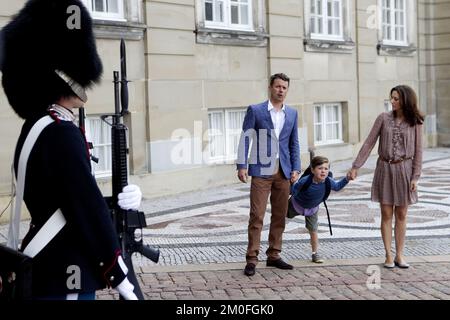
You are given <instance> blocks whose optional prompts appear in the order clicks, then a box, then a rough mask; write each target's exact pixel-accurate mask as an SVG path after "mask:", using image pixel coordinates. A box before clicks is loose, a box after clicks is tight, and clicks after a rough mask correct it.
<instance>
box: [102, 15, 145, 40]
mask: <svg viewBox="0 0 450 320" xmlns="http://www.w3.org/2000/svg"><path fill="white" fill-rule="evenodd" d="M146 28H147V26H146V25H144V24H140V23H134V22H127V21H125V20H123V21H118V20H114V21H113V20H100V19H96V20H94V33H95V36H96V37H97V38H103V39H121V38H124V39H125V40H142V39H143V38H144V32H145V30H146Z"/></svg>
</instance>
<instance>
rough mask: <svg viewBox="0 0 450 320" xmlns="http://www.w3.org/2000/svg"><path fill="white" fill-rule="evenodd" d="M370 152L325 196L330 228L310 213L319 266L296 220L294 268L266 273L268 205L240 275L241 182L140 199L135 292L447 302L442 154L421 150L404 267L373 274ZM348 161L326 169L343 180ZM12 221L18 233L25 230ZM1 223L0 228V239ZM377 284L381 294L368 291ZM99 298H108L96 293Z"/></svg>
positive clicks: (377, 264)
mask: <svg viewBox="0 0 450 320" xmlns="http://www.w3.org/2000/svg"><path fill="white" fill-rule="evenodd" d="M375 162H376V156H373V157H371V158H370V159H369V161H368V162H367V164H366V165H365V167H364V168H363V169H361V170H360V176H359V177H358V179H357V180H356V181H354V182H351V183H350V184H349V185H348V186H347V187H346V188H345V189H344V190H342V191H341V192H338V193H332V194H331V195H330V198H329V201H328V202H327V203H328V207H329V210H330V215H331V221H332V225H333V236H331V235H330V234H329V231H328V223H327V217H326V213H325V211H324V209H323V208H321V210H320V212H319V223H320V228H319V238H320V250H319V251H320V253H321V255H322V256H323V257H324V258H325V259H326V263H325V264H324V265H314V264H312V263H311V262H310V255H311V249H310V245H309V235H308V233H307V231H306V229H305V228H304V219H303V218H302V217H296V218H294V219H292V220H288V221H287V224H286V230H285V234H284V238H283V253H282V256H283V258H285V259H286V260H288V261H290V262H291V263H292V264H293V265H294V267H295V268H294V270H290V271H284V270H278V269H274V268H267V267H265V254H264V252H265V250H266V249H267V238H268V224H269V222H270V205H269V206H268V208H267V214H266V217H265V220H264V223H265V226H264V230H263V233H262V236H261V240H262V241H261V253H260V259H261V262H260V264H259V265H258V267H257V274H256V275H255V276H254V277H252V278H248V277H246V276H244V275H243V268H244V266H245V251H246V246H247V224H248V211H249V184H247V185H244V184H239V183H236V184H233V185H228V186H223V187H218V188H214V189H209V190H203V191H197V192H190V193H186V194H181V195H174V196H170V197H163V198H159V199H148V200H144V201H143V204H142V210H143V211H144V212H145V213H146V217H147V224H148V227H147V228H146V229H144V230H143V231H144V233H143V234H144V242H145V243H147V244H149V245H151V246H153V247H159V249H160V252H161V256H160V261H159V263H158V264H155V263H153V262H151V261H149V260H147V259H146V258H143V257H140V256H137V255H136V256H135V257H134V258H133V261H134V266H135V269H136V271H137V275H138V278H139V281H140V283H141V288H142V291H143V292H144V293H145V295H146V298H147V299H156V300H161V299H162V300H205V299H213V300H219V299H220V300H273V299H274V300H277V299H289V300H304V299H307V300H316V299H333V300H334V299H339V300H347V299H351V300H353V299H388V300H391V299H421V300H422V299H445V300H447V299H449V298H450V236H449V235H450V149H427V150H425V153H424V164H423V168H424V170H423V174H422V177H421V180H420V182H419V199H420V202H419V203H418V204H416V205H414V206H412V207H410V210H409V215H408V230H407V239H406V248H405V255H406V258H407V261H408V262H410V263H411V265H412V267H411V268H410V269H408V270H400V269H398V268H395V269H393V270H387V269H384V268H382V262H383V260H384V259H383V256H384V249H383V244H382V241H381V237H380V230H379V225H380V213H379V206H378V204H376V203H372V202H371V201H370V187H371V182H372V177H373V170H374V168H375ZM350 165H351V162H350V161H341V162H335V163H332V165H331V169H332V171H333V173H334V176H335V177H340V176H344V175H345V172H346V171H347V170H348V169H349V168H350ZM27 225H28V222H27V221H24V222H23V223H22V224H21V230H22V231H21V234H22V235H23V234H25V232H26V230H27V229H28V226H27ZM6 231H7V226H6V225H3V226H0V242H5V241H6V234H7V232H6ZM373 272H375V275H379V277H378V278H377V279H378V280H379V281H380V282H379V283H378V282H377V283H378V284H379V285H380V287H381V288H379V289H377V288H372V287H371V286H370V284H369V286H368V285H367V281H368V279H371V276H373ZM97 298H98V299H117V298H118V295H117V293H115V291H113V290H103V291H100V292H99V293H98V295H97Z"/></svg>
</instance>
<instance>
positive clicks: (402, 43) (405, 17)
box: [378, 0, 409, 46]
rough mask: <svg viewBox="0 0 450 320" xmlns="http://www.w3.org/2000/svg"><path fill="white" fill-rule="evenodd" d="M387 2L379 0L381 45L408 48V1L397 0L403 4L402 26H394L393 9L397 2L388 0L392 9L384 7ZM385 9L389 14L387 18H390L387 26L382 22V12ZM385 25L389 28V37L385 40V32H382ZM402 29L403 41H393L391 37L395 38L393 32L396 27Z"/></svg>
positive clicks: (394, 10)
mask: <svg viewBox="0 0 450 320" xmlns="http://www.w3.org/2000/svg"><path fill="white" fill-rule="evenodd" d="M387 1H388V0H379V8H380V12H379V13H378V14H379V24H380V32H381V39H382V43H383V44H385V45H392V46H408V44H409V40H408V28H409V25H408V9H409V7H408V1H407V0H398V1H402V2H403V25H396V24H395V14H396V12H397V11H399V10H397V9H395V1H397V0H389V1H391V2H390V3H391V4H393V5H394V7H392V6H391V7H389V8H388V7H385V2H387ZM385 9H388V12H389V16H390V21H391V22H390V24H387V23H385V22H384V11H385ZM385 25H387V26H389V27H390V37H389V38H386V35H385V32H384V30H385V29H384V27H385ZM398 26H400V27H402V28H403V39H404V40H403V41H401V40H395V39H394V40H393V39H392V36H394V37H395V30H396V27H398Z"/></svg>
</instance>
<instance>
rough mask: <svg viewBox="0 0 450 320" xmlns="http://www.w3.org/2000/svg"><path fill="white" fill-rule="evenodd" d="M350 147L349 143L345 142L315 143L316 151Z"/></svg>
mask: <svg viewBox="0 0 450 320" xmlns="http://www.w3.org/2000/svg"><path fill="white" fill-rule="evenodd" d="M345 146H348V143H345V142H344V141H325V142H320V143H319V142H314V147H315V148H316V149H320V148H329V147H345Z"/></svg>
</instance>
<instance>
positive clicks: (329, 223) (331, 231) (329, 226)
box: [323, 200, 333, 235]
mask: <svg viewBox="0 0 450 320" xmlns="http://www.w3.org/2000/svg"><path fill="white" fill-rule="evenodd" d="M323 204H324V205H325V209H326V210H327V218H328V228H329V229H330V235H333V230H332V229H331V221H330V213H329V212H328V206H327V202H326V201H325V200H323Z"/></svg>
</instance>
